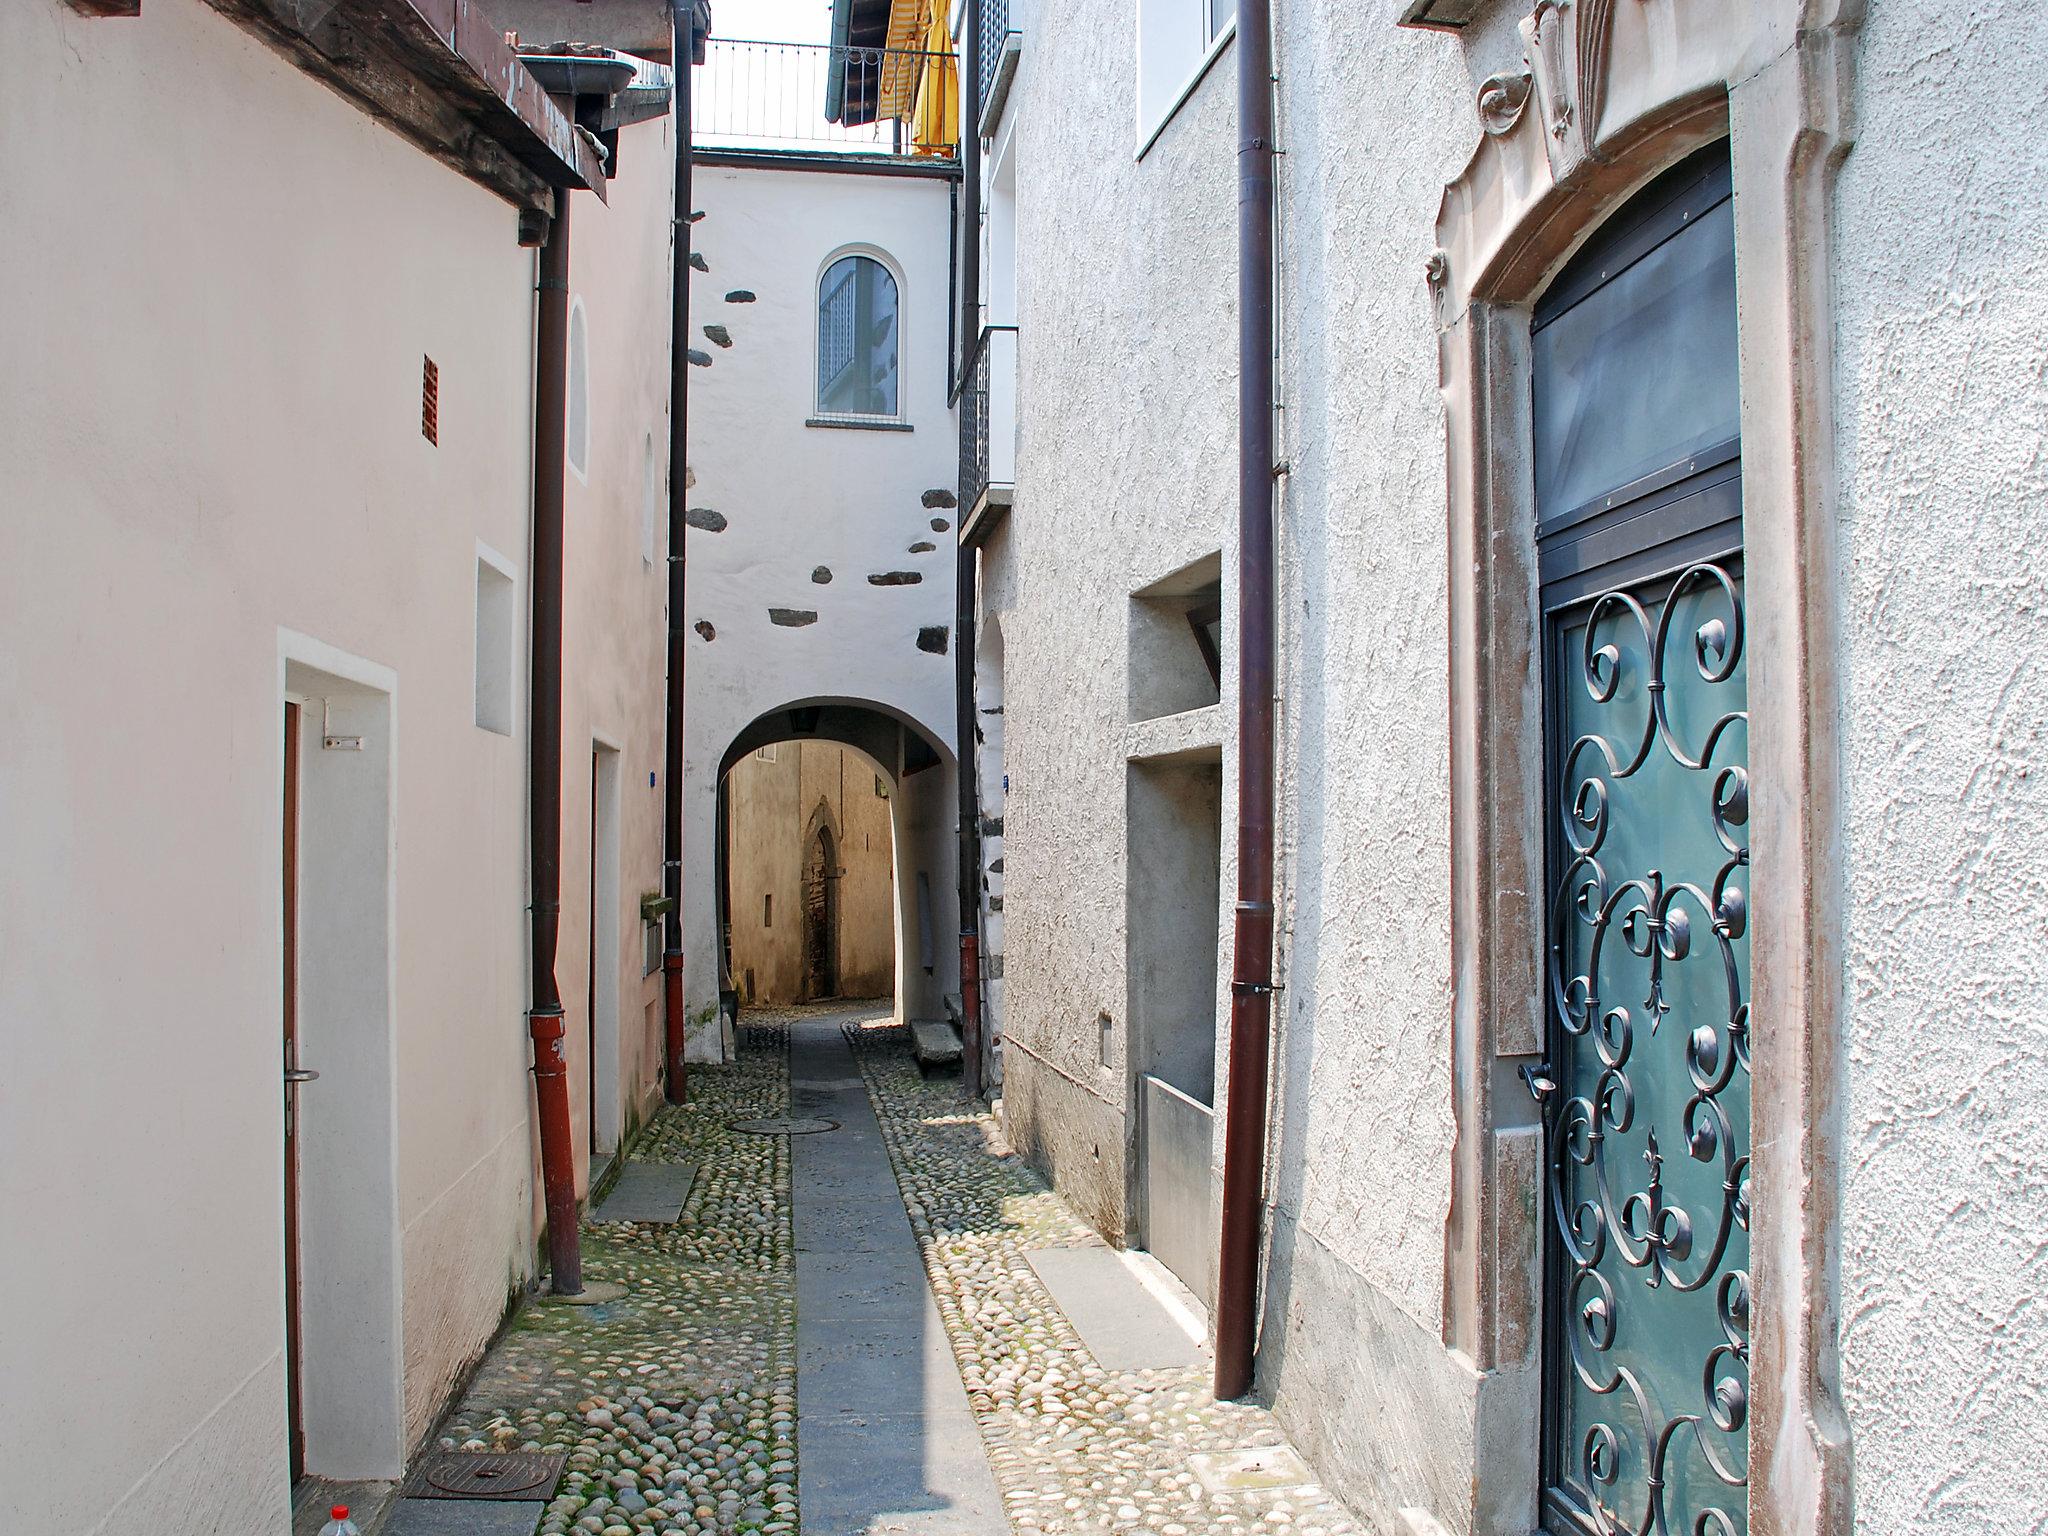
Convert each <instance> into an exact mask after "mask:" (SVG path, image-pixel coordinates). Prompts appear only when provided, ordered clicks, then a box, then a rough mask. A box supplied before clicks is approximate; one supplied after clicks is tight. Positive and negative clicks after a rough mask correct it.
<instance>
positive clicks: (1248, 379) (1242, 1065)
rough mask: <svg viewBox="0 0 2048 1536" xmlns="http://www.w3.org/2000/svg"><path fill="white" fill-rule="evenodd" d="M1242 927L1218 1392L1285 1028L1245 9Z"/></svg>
mask: <svg viewBox="0 0 2048 1536" xmlns="http://www.w3.org/2000/svg"><path fill="white" fill-rule="evenodd" d="M1237 115H1238V147H1237V337H1238V340H1237V346H1238V358H1237V376H1238V428H1237V430H1238V459H1237V493H1238V529H1237V561H1238V566H1237V648H1238V663H1237V709H1238V727H1237V921H1236V931H1235V935H1234V950H1233V955H1232V960H1231V972H1230V1082H1229V1085H1228V1099H1227V1102H1226V1104H1225V1108H1224V1123H1223V1240H1222V1253H1221V1258H1220V1262H1219V1263H1218V1265H1217V1270H1216V1396H1217V1397H1218V1398H1219V1399H1230V1398H1237V1397H1243V1396H1244V1395H1245V1394H1246V1393H1248V1392H1249V1391H1251V1389H1252V1364H1253V1352H1254V1350H1255V1348H1256V1346H1257V1341H1258V1291H1259V1245H1260V1231H1259V1227H1260V1216H1261V1212H1262V1207H1263V1205H1264V1199H1265V1182H1266V1089H1267V1071H1268V1059H1269V1056H1270V1053H1271V1046H1272V1023H1273V710H1274V694H1275V680H1274V672H1275V669H1274V650H1275V646H1274V629H1275V617H1276V616H1275V604H1274V595H1273V580H1274V577H1273V542H1274V537H1273V16H1272V5H1271V0H1239V4H1238V8H1237Z"/></svg>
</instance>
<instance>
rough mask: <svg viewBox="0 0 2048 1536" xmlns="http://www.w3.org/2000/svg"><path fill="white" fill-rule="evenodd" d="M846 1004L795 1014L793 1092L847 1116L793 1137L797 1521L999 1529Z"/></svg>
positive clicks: (948, 1530) (898, 1529)
mask: <svg viewBox="0 0 2048 1536" xmlns="http://www.w3.org/2000/svg"><path fill="white" fill-rule="evenodd" d="M845 1018H846V1016H845V1015H841V1016H837V1017H826V1018H821V1019H820V1018H814V1019H809V1020H800V1021H798V1022H797V1023H796V1024H795V1025H794V1026H793V1030H792V1036H791V1043H790V1088H791V1096H792V1098H794V1099H796V1100H798V1101H800V1102H804V1103H809V1104H817V1105H820V1106H824V1107H821V1108H820V1109H819V1110H818V1111H817V1112H818V1113H823V1114H829V1115H831V1116H832V1117H833V1118H835V1119H838V1120H840V1121H841V1123H842V1127H843V1129H842V1131H839V1132H834V1133H832V1134H830V1135H824V1136H810V1137H805V1138H804V1139H803V1140H802V1141H800V1142H798V1143H797V1144H796V1146H795V1147H794V1148H793V1149H792V1163H793V1166H792V1172H791V1203H792V1206H793V1208H794V1215H793V1224H794V1232H795V1241H796V1270H797V1294H798V1297H799V1307H798V1312H797V1319H798V1321H797V1404H798V1410H799V1411H798V1417H797V1438H798V1442H799V1444H800V1445H801V1446H802V1447H803V1464H804V1484H803V1498H802V1501H801V1502H802V1508H803V1530H804V1533H805V1536H869V1533H877V1536H879V1533H883V1532H887V1533H891V1536H896V1533H911V1536H914V1533H925V1532H929V1533H933V1536H937V1533H941V1532H943V1533H945V1536H1009V1529H1010V1527H1009V1522H1008V1521H1007V1520H1006V1519H1005V1518H1004V1517H1003V1510H1002V1498H1001V1495H1000V1494H999V1492H998V1491H997V1488H996V1481H995V1476H994V1474H993V1472H992V1471H991V1470H990V1468H989V1464H988V1458H987V1455H986V1453H985V1452H984V1450H983V1448H982V1443H981V1432H980V1428H979V1426H978V1424H977V1422H976V1420H975V1417H974V1414H973V1412H972V1410H971V1409H970V1407H969V1406H968V1402H967V1393H966V1389H965V1388H964V1387H963V1386H962V1385H961V1381H960V1370H959V1367H958V1365H957V1364H956V1363H955V1362H954V1358H953V1350H952V1346H951V1344H950V1343H949V1342H948V1340H947V1338H946V1332H945V1328H944V1325H943V1324H942V1323H941V1322H940V1320H939V1314H938V1308H937V1307H936V1305H934V1303H933V1300H932V1294H931V1289H930V1286H929V1285H928V1284H927V1283H926V1280H925V1275H924V1266H923V1262H922V1259H921V1257H920V1255H919V1252H918V1245H917V1236H916V1234H915V1232H913V1231H912V1229H911V1225H910V1221H909V1217H908V1213H907V1211H906V1210H905V1207H904V1204H903V1199H902V1196H901V1195H899V1194H898V1193H897V1189H896V1179H895V1175H894V1174H893V1173H892V1172H891V1170H890V1165H889V1155H888V1151H887V1148H886V1145H885V1144H884V1141H883V1138H882V1135H881V1130H880V1127H879V1126H878V1125H877V1124H876V1121H875V1115H874V1110H873V1109H872V1107H871V1106H870V1104H869V1101H868V1094H867V1089H866V1087H865V1086H864V1081H863V1079H862V1078H861V1077H860V1075H859V1073H858V1071H857V1070H856V1069H855V1067H854V1063H853V1058H852V1054H851V1052H850V1051H849V1050H848V1048H847V1046H846V1043H845V1041H844V1039H843V1038H842V1037H841V1033H840V1030H841V1025H842V1023H843V1022H844V1021H845Z"/></svg>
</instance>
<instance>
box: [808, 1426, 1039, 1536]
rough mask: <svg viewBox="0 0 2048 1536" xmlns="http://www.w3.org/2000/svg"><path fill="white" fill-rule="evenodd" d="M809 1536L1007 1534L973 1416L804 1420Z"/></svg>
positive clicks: (1000, 1497) (998, 1499)
mask: <svg viewBox="0 0 2048 1536" xmlns="http://www.w3.org/2000/svg"><path fill="white" fill-rule="evenodd" d="M804 1468H805V1476H806V1479H807V1480H806V1482H805V1484H804V1536H881V1533H884V1532H886V1533H888V1536H899V1533H902V1536H978V1533H984V1532H989V1533H995V1532H1001V1533H1007V1532H1008V1531H1009V1529H1010V1523H1009V1521H1008V1520H1007V1519H1005V1518H1004V1515H1003V1501H1002V1496H1001V1494H1000V1493H998V1492H997V1490H996V1484H995V1479H994V1478H993V1477H992V1476H990V1474H989V1466H988V1458H987V1456H986V1454H985V1453H984V1451H983V1449H982V1444H981V1434H980V1432H979V1430H978V1429H977V1428H976V1426H975V1420H974V1415H973V1414H972V1413H970V1412H969V1411H968V1410H967V1408H966V1407H965V1406H964V1405H963V1406H962V1407H960V1408H959V1409H958V1410H956V1411H955V1412H953V1413H951V1414H941V1415H936V1416H929V1417H927V1416H922V1415H920V1416H913V1417H885V1418H879V1419H875V1420H872V1421H859V1422H846V1423H834V1424H813V1423H811V1421H810V1420H809V1419H808V1417H807V1418H806V1420H805V1424H804Z"/></svg>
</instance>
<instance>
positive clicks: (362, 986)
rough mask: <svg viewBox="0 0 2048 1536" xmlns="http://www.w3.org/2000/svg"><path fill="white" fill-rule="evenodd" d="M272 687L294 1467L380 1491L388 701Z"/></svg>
mask: <svg viewBox="0 0 2048 1536" xmlns="http://www.w3.org/2000/svg"><path fill="white" fill-rule="evenodd" d="M306 648H307V649H308V650H315V651H319V652H322V653H325V651H326V648H325V647H317V646H313V645H312V644H311V643H310V642H308V643H307V647H306ZM342 660H344V661H346V660H349V659H348V658H342ZM364 670H370V669H367V668H365V669H364ZM283 692H284V697H283V700H282V701H281V709H280V712H281V720H280V737H281V740H282V741H283V744H284V750H283V752H282V754H281V760H282V769H281V779H282V785H281V792H280V796H279V799H280V803H281V805H282V808H283V815H282V818H281V827H282V834H281V839H280V841H281V846H282V851H283V871H284V882H283V892H284V921H283V922H282V923H281V924H280V931H281V933H282V935H283V940H284V966H283V994H282V1007H281V1012H282V1015H283V1021H284V1051H283V1061H282V1066H283V1069H284V1071H285V1073H286V1077H285V1082H284V1096H285V1111H286V1121H285V1145H284V1158H285V1191H286V1195H285V1212H284V1226H285V1237H286V1246H285V1265H284V1275H283V1285H284V1291H285V1300H286V1315H287V1319H288V1328H287V1342H288V1349H289V1354H288V1370H289V1375H290V1381H291V1393H290V1401H289V1410H290V1412H291V1414H292V1418H293V1426H292V1427H293V1431H294V1433H293V1435H292V1441H293V1446H294V1452H295V1454H294V1458H293V1460H294V1466H293V1469H292V1470H293V1471H294V1472H295V1473H296V1472H303V1473H305V1474H307V1475H311V1476H315V1477H322V1478H327V1479H330V1480H333V1481H352V1480H359V1479H376V1478H392V1477H396V1476H398V1474H399V1472H400V1470H401V1468H402V1464H403V1459H404V1453H405V1426H404V1397H403V1391H402V1379H403V1378H402V1362H403V1359H404V1344H403V1334H402V1313H401V1308H400V1301H399V1298H400V1272H401V1264H402V1254H401V1245H400V1225H399V1214H398V1145H397V1088H396V1079H397V1067H396V1053H397V1040H396V1031H395V1026H394V1016H393V1012H392V995H391V973H392V963H393V962H392V949H391V937H392V899H391V878H392V869H391V835H392V834H391V805H392V794H391V787H392V709H391V694H390V692H389V691H388V689H387V688H380V687H372V686H369V685H367V684H365V683H363V682H360V681H357V680H354V679H352V678H348V677H343V676H340V675H337V674H336V673H334V672H330V671H327V670H325V669H324V668H321V667H314V666H312V665H307V664H303V663H301V662H299V661H296V660H292V659H290V658H289V656H288V657H287V660H286V662H285V666H284V680H283Z"/></svg>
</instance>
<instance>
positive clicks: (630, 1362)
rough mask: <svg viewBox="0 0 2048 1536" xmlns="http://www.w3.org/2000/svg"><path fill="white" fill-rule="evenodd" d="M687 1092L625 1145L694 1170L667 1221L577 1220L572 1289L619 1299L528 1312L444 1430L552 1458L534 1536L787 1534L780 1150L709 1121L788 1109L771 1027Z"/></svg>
mask: <svg viewBox="0 0 2048 1536" xmlns="http://www.w3.org/2000/svg"><path fill="white" fill-rule="evenodd" d="M689 1098H690V1101H689V1104H688V1105H687V1106H685V1107H681V1108H668V1109H664V1110H662V1111H661V1112H660V1113H659V1114H658V1115H657V1116H656V1117H655V1118H654V1120H653V1121H652V1122H651V1123H650V1124H649V1126H648V1127H647V1129H646V1130H645V1131H644V1132H643V1133H642V1135H641V1137H640V1138H639V1140H638V1142H637V1143H636V1144H635V1145H634V1147H633V1149H632V1154H633V1157H634V1158H635V1159H636V1160H644V1161H649V1162H688V1163H695V1164H696V1166H697V1175H696V1179H695V1182H694V1184H693V1185H692V1187H691V1190H690V1198H689V1201H688V1203H687V1204H686V1206H685V1207H684V1210H683V1214H682V1219H681V1220H680V1221H679V1222H677V1223H676V1224H675V1225H673V1226H666V1225H654V1224H630V1223H629V1224H620V1225H609V1224H608V1225H604V1226H598V1225H594V1224H591V1223H587V1222H586V1223H585V1224H584V1227H583V1269H584V1275H585V1278H586V1279H587V1280H599V1281H612V1282H616V1283H619V1284H622V1285H624V1286H625V1287H626V1295H625V1297H624V1298H623V1299H621V1300H619V1301H617V1302H613V1303H611V1304H609V1305H604V1306H594V1307H581V1306H564V1305H559V1304H549V1303H547V1302H546V1301H529V1302H528V1303H527V1304H526V1305H525V1306H523V1307H522V1308H521V1309H520V1310H519V1312H518V1314H517V1315H516V1316H515V1317H514V1318H513V1321H512V1325H511V1327H510V1328H509V1329H508V1330H507V1331H506V1333H505V1335H504V1337H503V1338H501V1339H500V1340H499V1341H498V1343H497V1344H496V1345H495V1346H494V1347H493V1348H492V1350H491V1352H490V1354H489V1355H488V1356H487V1357H486V1359H485V1361H484V1363H483V1365H482V1367H481V1368H480V1369H479V1370H478V1372H477V1374H476V1378H475V1380H474V1381H472V1382H471V1384H470V1387H469V1390H468V1391H467V1392H466V1393H465V1394H464V1395H463V1398H462V1401H461V1402H460V1403H458V1404H457V1405H456V1407H455V1408H454V1410H453V1411H452V1412H451V1414H450V1415H449V1418H448V1421H447V1423H446V1424H445V1426H444V1431H443V1435H442V1439H441V1442H440V1443H441V1445H442V1446H443V1447H444V1448H447V1449H450V1450H455V1449H463V1450H472V1451H480V1450H533V1451H564V1452H567V1453H568V1456H569V1469H568V1474H567V1476H566V1477H564V1478H563V1480H562V1483H561V1486H560V1489H559V1492H558V1493H557V1495H556V1497H555V1498H554V1499H553V1500H552V1501H551V1502H550V1503H549V1504H548V1506H547V1511H546V1514H545V1515H544V1517H543V1519H542V1521H541V1526H540V1529H541V1532H542V1533H543V1536H566V1533H571V1532H573V1533H575V1536H639V1533H643V1532H664V1533H683V1532H687V1533H694V1536H729V1533H739V1532H761V1533H764V1536H793V1533H795V1532H796V1530H797V1525H798V1520H797V1455H796V1277H795V1269H794V1264H793V1248H792V1244H791V1239H790V1219H789V1213H790V1204H789V1192H790V1190H789V1143H788V1141H787V1139H786V1138H783V1137H779V1136H746V1135H741V1134H739V1133H738V1132H735V1131H733V1130H731V1129H730V1128H729V1125H728V1122H730V1121H732V1120H734V1119H741V1118H749V1117H757V1116H765V1115H777V1114H784V1113H786V1112H787V1110H788V1106H789V1039H788V1031H787V1029H786V1027H784V1026H781V1025H778V1024H773V1023H771V1024H768V1025H765V1026H756V1027H754V1028H753V1029H751V1030H750V1031H749V1039H748V1042H747V1048H746V1054H745V1055H744V1056H743V1057H742V1059H741V1060H740V1061H739V1062H737V1063H736V1064H734V1065H732V1066H727V1067H706V1068H698V1069H693V1071H692V1073H691V1077H690V1095H689Z"/></svg>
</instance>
